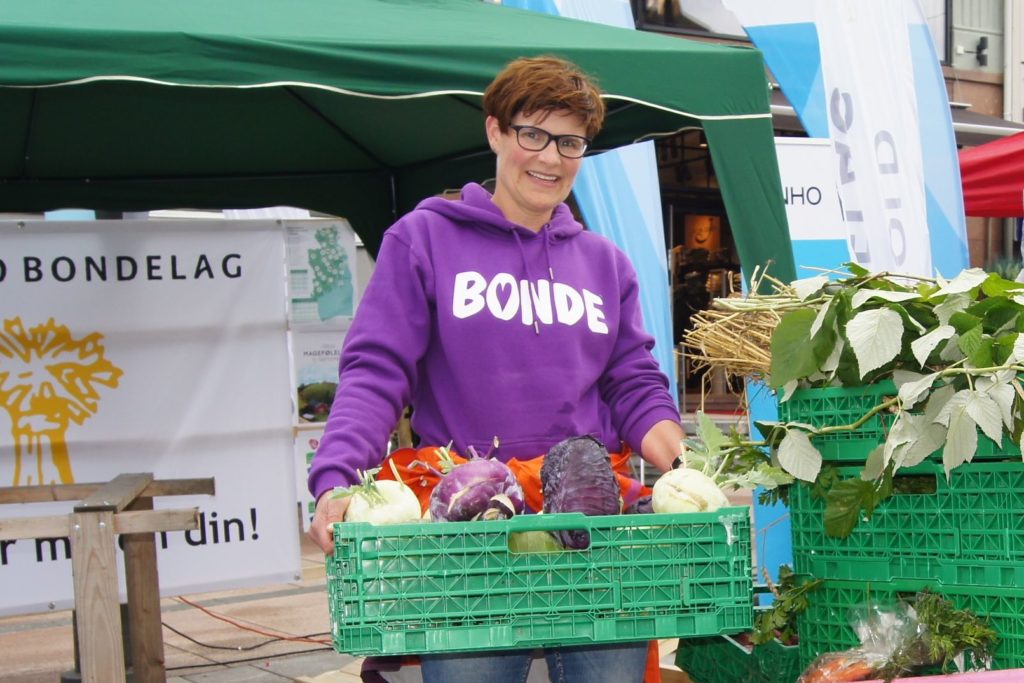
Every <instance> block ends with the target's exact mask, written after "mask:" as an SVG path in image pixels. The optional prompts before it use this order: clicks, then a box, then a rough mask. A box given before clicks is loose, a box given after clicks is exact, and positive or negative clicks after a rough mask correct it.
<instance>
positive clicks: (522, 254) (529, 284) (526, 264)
mask: <svg viewBox="0 0 1024 683" xmlns="http://www.w3.org/2000/svg"><path fill="white" fill-rule="evenodd" d="M512 236H513V237H515V238H516V246H517V247H519V258H520V259H522V261H523V271H524V272H525V273H526V289H527V291H529V292H532V291H533V273H532V272H531V271H530V261H529V260H528V259H527V258H526V249H524V248H523V238H522V237H520V236H519V231H518V230H516V229H515V228H512ZM533 333H534V334H536V335H538V336H539V335H540V325H539V324H537V318H536V317H534V319H533Z"/></svg>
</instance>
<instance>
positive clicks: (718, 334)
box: [683, 269, 810, 380]
mask: <svg viewBox="0 0 1024 683" xmlns="http://www.w3.org/2000/svg"><path fill="white" fill-rule="evenodd" d="M764 283H768V284H769V285H770V289H771V290H772V291H771V293H768V294H758V293H756V292H758V291H759V290H760V289H761V288H762V287H761V286H762V284H764ZM751 290H753V292H755V293H750V294H745V295H742V296H741V295H739V294H737V293H735V292H733V293H730V295H729V296H727V297H722V298H717V299H714V300H712V302H711V307H710V308H709V309H707V310H704V311H700V312H699V313H697V314H696V315H694V316H693V317H692V318H691V321H692V322H693V325H694V326H693V329H691V330H689V331H688V332H686V333H685V334H684V335H683V345H684V346H685V347H686V348H687V353H686V356H687V357H688V358H690V359H691V360H692V361H693V367H694V369H697V370H699V369H703V368H707V369H708V370H709V371H713V370H721V371H722V372H723V373H724V374H725V376H726V378H727V379H730V380H731V379H736V378H739V379H767V377H768V375H769V374H770V372H771V363H772V353H771V345H772V333H773V332H774V331H775V328H776V326H777V325H778V324H779V321H780V320H782V316H783V315H785V314H786V313H787V312H788V311H791V310H793V309H796V308H807V307H809V306H810V304H809V303H808V302H806V301H804V300H802V299H801V297H800V296H799V295H798V293H797V291H796V290H795V289H794V288H793V287H792V286H791V285H787V284H785V283H783V282H781V281H779V280H777V279H775V278H773V277H771V276H770V275H768V274H767V273H766V272H764V271H760V272H759V269H755V270H754V273H753V275H752V276H751ZM709 374H710V373H709Z"/></svg>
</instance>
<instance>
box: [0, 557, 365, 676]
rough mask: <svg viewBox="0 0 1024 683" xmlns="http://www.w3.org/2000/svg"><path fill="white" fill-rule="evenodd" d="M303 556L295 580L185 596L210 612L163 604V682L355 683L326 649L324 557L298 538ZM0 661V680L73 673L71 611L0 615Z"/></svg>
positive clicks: (355, 669) (344, 661) (355, 670)
mask: <svg viewBox="0 0 1024 683" xmlns="http://www.w3.org/2000/svg"><path fill="white" fill-rule="evenodd" d="M302 551H303V555H302V563H303V571H302V580H301V581H296V582H294V583H288V584H279V585H270V586H263V587H260V588H249V589H238V590H231V591H222V592H218V593H206V594H202V595H192V596H186V599H188V600H189V601H190V602H192V603H193V604H194V605H199V606H200V607H203V608H206V609H207V610H209V612H204V611H203V610H202V609H199V608H198V607H195V606H193V605H189V604H185V603H184V602H182V601H180V600H178V599H175V598H166V599H164V600H162V601H161V609H162V619H163V622H164V631H163V632H164V656H165V658H166V662H167V676H168V681H169V682H171V683H183V682H185V681H188V682H189V683H234V682H241V681H246V682H251V683H285V682H291V681H312V680H315V681H316V683H350V682H355V681H358V680H359V675H358V674H359V664H360V661H359V660H355V659H353V658H352V657H349V656H347V655H341V654H337V653H336V652H334V651H333V650H332V649H331V647H330V634H329V628H330V626H329V617H328V611H327V599H326V594H325V589H324V562H323V556H322V555H321V554H320V553H319V551H318V550H317V549H316V548H315V547H313V546H312V544H309V543H307V542H305V541H304V543H303V548H302ZM214 615H217V616H220V617H224V618H225V619H228V620H230V622H231V623H229V622H228V621H224V620H222V619H218V618H216V617H215V616H214ZM247 629H253V630H247ZM260 632H262V633H260ZM265 634H269V635H265ZM275 635H277V636H286V637H289V638H299V639H300V640H274V638H273V637H272V636H275ZM0 662H2V665H0V683H55V682H56V681H59V680H60V677H61V674H63V673H65V672H73V671H74V669H75V662H74V640H73V634H72V625H71V612H70V610H68V611H62V612H55V613H48V614H38V615H31V616H22V617H6V618H0Z"/></svg>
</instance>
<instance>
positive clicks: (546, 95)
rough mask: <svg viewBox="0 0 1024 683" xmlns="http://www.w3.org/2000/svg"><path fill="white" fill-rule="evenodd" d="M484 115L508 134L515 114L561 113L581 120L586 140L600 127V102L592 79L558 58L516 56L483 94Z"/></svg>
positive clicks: (571, 64)
mask: <svg viewBox="0 0 1024 683" xmlns="http://www.w3.org/2000/svg"><path fill="white" fill-rule="evenodd" d="M483 104H484V113H485V114H487V115H488V116H493V117H494V118H495V119H497V120H498V126H499V127H500V128H501V132H503V133H505V132H507V131H508V127H509V125H510V124H511V123H512V118H513V117H514V116H515V115H516V114H520V113H521V114H525V115H527V116H529V115H531V114H534V113H536V112H541V111H543V112H552V111H562V112H567V113H570V114H575V115H577V116H579V117H580V118H581V119H582V120H583V126H584V128H585V129H586V131H587V137H589V138H593V137H594V136H595V135H597V134H598V132H599V131H600V130H601V126H602V125H603V124H604V100H602V99H601V91H600V89H599V88H598V87H597V84H596V83H595V82H594V79H593V78H591V77H590V76H588V75H587V74H585V73H584V72H583V71H582V70H580V68H579V67H578V66H576V65H575V64H573V63H572V62H569V61H567V60H565V59H562V58H560V57H553V56H548V55H545V56H541V57H520V58H519V59H514V60H512V61H511V62H509V63H508V64H507V65H506V66H505V68H504V69H502V71H501V73H499V74H498V75H497V76H495V77H494V80H493V81H491V84H490V85H489V86H487V91H486V92H484V102H483Z"/></svg>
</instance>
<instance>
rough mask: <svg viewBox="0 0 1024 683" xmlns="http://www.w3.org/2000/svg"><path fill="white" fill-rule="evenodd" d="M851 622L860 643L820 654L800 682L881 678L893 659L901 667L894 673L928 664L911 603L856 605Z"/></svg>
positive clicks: (847, 682) (843, 682)
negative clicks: (881, 674)
mask: <svg viewBox="0 0 1024 683" xmlns="http://www.w3.org/2000/svg"><path fill="white" fill-rule="evenodd" d="M850 624H851V626H853V630H854V632H855V633H856V634H857V639H858V640H860V646H859V647H855V648H852V649H849V650H845V651H843V652H826V653H825V654H823V655H820V656H818V657H817V658H816V659H815V660H814V661H813V662H811V665H810V666H809V667H807V669H806V670H805V671H804V672H803V673H802V674H801V675H800V678H798V679H797V683H850V682H852V681H867V680H871V679H874V678H878V677H879V674H880V673H881V672H882V670H883V669H885V668H886V667H889V669H890V672H891V669H892V666H891V665H892V663H893V662H897V663H898V665H897V667H896V668H898V669H900V670H901V671H899V672H896V674H895V675H902V673H906V672H907V671H909V670H910V669H911V668H913V667H914V666H918V665H921V664H925V663H926V658H927V647H925V646H924V645H923V643H924V638H925V633H924V629H923V627H922V625H921V624H920V622H919V621H918V619H917V613H916V612H915V611H914V608H913V607H912V606H911V605H908V604H905V603H900V604H895V605H892V604H879V603H872V604H869V605H866V606H863V607H859V608H855V609H854V610H851V615H850ZM891 675H892V674H891Z"/></svg>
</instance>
